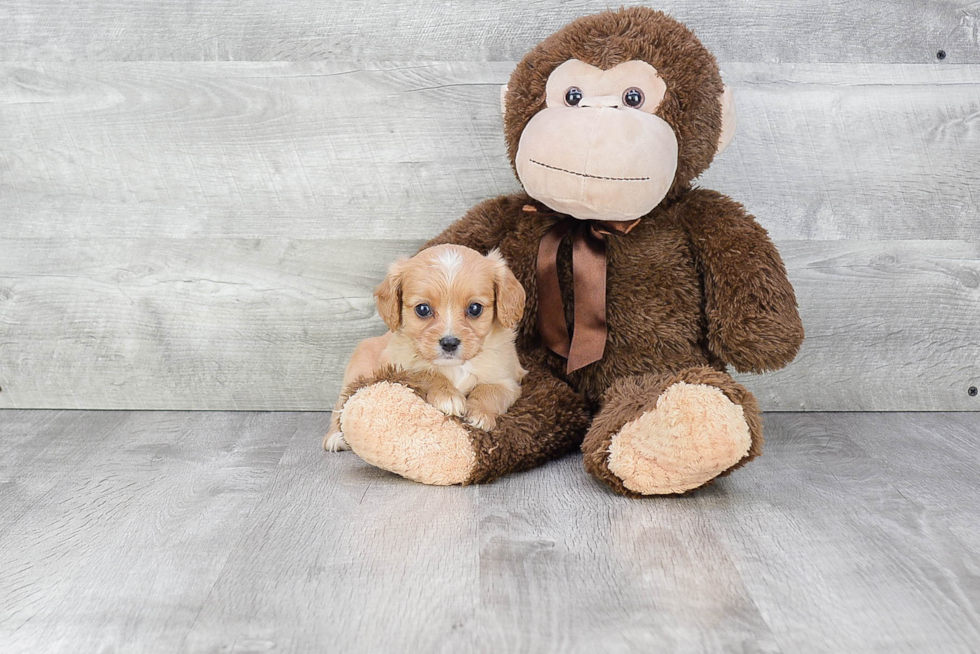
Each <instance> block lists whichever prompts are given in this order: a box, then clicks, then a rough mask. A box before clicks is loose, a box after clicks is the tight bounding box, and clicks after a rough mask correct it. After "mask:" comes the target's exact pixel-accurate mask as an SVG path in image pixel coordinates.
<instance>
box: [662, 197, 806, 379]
mask: <svg viewBox="0 0 980 654" xmlns="http://www.w3.org/2000/svg"><path fill="white" fill-rule="evenodd" d="M683 202H684V204H683V206H682V207H679V209H680V211H682V220H683V221H684V223H685V224H686V226H687V231H688V234H689V235H690V238H691V245H692V247H693V249H694V255H695V257H696V259H697V262H698V267H699V269H700V272H701V276H702V279H703V280H704V294H705V305H706V306H705V315H706V318H707V321H708V347H709V348H710V350H711V351H712V353H714V354H715V355H717V356H718V357H720V358H721V359H722V360H723V361H725V362H726V363H729V364H731V365H732V366H734V367H735V369H736V370H738V371H739V372H763V371H765V370H776V369H778V368H782V367H783V366H785V365H786V364H787V363H789V362H790V361H792V360H793V358H794V357H795V356H796V353H797V352H798V351H799V349H800V345H801V344H802V342H803V324H802V322H801V321H800V316H799V313H798V312H797V308H796V294H795V293H794V292H793V287H792V285H790V283H789V280H788V279H787V278H786V267H785V266H784V265H783V260H782V258H780V256H779V253H778V252H777V251H776V247H775V246H774V245H773V244H772V241H770V240H769V235H768V234H767V233H766V230H765V229H763V228H762V227H761V226H760V225H759V224H758V223H757V222H756V221H755V219H754V218H753V217H752V216H750V215H749V214H747V213H746V212H745V209H744V208H743V207H742V205H740V204H738V203H737V202H735V201H734V200H732V199H730V198H728V197H727V196H724V195H721V194H720V193H715V192H714V191H705V190H697V191H692V192H690V193H689V194H688V197H687V198H685V200H684V201H683Z"/></svg>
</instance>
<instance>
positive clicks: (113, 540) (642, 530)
mask: <svg viewBox="0 0 980 654" xmlns="http://www.w3.org/2000/svg"><path fill="white" fill-rule="evenodd" d="M328 417H329V416H328V414H325V413H318V414H296V413H293V414H251V413H236V414H223V413H217V414H210V413H174V412H160V413H119V412H113V413H107V412H26V411H0V465H3V462H6V461H9V460H16V461H22V462H26V461H28V460H31V459H33V460H36V461H41V460H43V461H45V464H44V465H39V466H29V467H21V466H12V467H8V468H3V469H0V483H2V484H4V485H9V484H23V485H25V486H26V485H32V486H34V487H35V488H36V489H38V490H40V489H41V488H42V487H43V488H46V489H48V490H45V491H43V492H40V493H38V494H36V495H35V496H34V498H33V499H32V500H31V502H29V506H28V508H27V510H26V511H24V512H23V513H22V514H21V515H19V516H18V517H17V519H16V520H15V521H14V522H13V523H12V524H11V525H9V526H8V528H7V529H6V530H3V531H0V582H2V583H3V588H4V592H3V593H0V648H2V649H3V651H4V652H40V651H44V652H72V653H74V652H78V651H106V652H108V651H139V652H147V653H149V654H152V653H155V652H175V651H182V652H188V653H197V652H217V651H221V652H224V651H228V652H232V651H233V652H265V651H276V652H311V651H326V650H330V651H365V652H367V651H394V650H398V651H438V652H460V651H467V652H471V651H472V652H488V653H489V652H499V651H508V652H535V653H537V652H582V653H585V652H596V651H603V652H649V651H670V652H680V653H687V652H691V653H694V652H722V651H724V652H729V651H731V652H763V653H769V652H771V653H776V652H787V653H788V652H800V653H803V654H809V653H823V652H827V653H830V652H849V653H854V654H863V653H865V652H881V651H888V652H896V653H904V652H915V653H918V652H943V653H944V654H945V653H947V652H951V653H960V652H962V653H967V652H974V651H977V650H978V649H980V577H978V573H977V570H978V569H980V546H978V545H977V543H978V542H980V485H978V484H977V483H976V482H977V472H976V465H971V463H972V464H975V463H976V462H977V461H978V459H977V452H978V451H980V414H976V413H972V414H971V413H963V414H922V413H902V414H891V415H887V414H855V413H850V414H826V413H809V414H792V413H787V414H771V415H769V416H767V417H766V426H765V429H766V433H767V434H768V445H767V451H766V454H765V456H763V457H762V458H760V459H758V460H757V461H755V462H753V463H752V464H751V465H750V466H748V467H746V468H744V469H743V470H740V471H738V472H737V473H735V474H734V475H732V476H730V477H727V478H724V479H722V480H719V481H718V482H716V483H715V484H713V485H711V486H709V487H707V488H705V489H703V490H701V491H699V492H698V493H696V494H694V495H691V496H687V497H680V498H678V497H669V498H659V499H646V500H631V499H626V498H623V497H620V496H617V495H614V494H612V493H610V492H609V491H608V489H606V488H605V487H604V486H602V485H601V484H599V483H597V482H595V481H594V480H592V479H591V478H590V477H588V476H587V474H586V473H585V471H584V470H583V469H582V460H581V456H570V457H568V458H565V459H563V460H560V461H557V462H553V463H551V464H549V465H546V466H544V467H542V468H539V469H536V470H532V471H529V472H527V473H523V474H518V475H512V476H510V477H505V478H504V479H501V480H499V481H497V482H495V483H493V484H490V485H486V486H471V487H467V488H460V487H448V488H444V487H430V486H422V485H418V484H413V483H411V482H408V481H406V480H404V479H401V478H399V477H396V476H394V475H390V474H387V473H384V472H381V471H379V470H377V469H374V468H371V467H370V466H368V465H367V464H365V463H363V462H362V461H360V460H359V459H358V458H357V457H356V456H354V455H353V454H351V453H349V452H348V453H341V454H328V453H325V452H323V451H322V450H321V449H320V438H319V437H320V435H321V433H322V431H323V430H324V429H325V428H326V425H327V421H328ZM80 442H83V443H88V444H90V446H89V448H88V450H87V451H86V452H84V453H81V457H79V456H78V455H79V454H80V453H79V451H78V443H80ZM0 488H2V486H0Z"/></svg>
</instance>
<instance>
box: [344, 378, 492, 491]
mask: <svg viewBox="0 0 980 654" xmlns="http://www.w3.org/2000/svg"><path fill="white" fill-rule="evenodd" d="M392 371H393V369H387V370H386V371H382V372H381V373H380V375H379V377H380V378H381V379H383V378H384V376H385V374H386V372H388V373H390V372H392ZM380 405H383V406H385V407H386V410H385V411H384V412H379V411H375V410H374V408H375V407H377V406H380ZM340 424H341V429H342V430H343V431H344V432H345V433H356V434H366V435H368V437H367V438H359V439H353V440H352V442H351V449H353V450H354V452H355V453H356V454H357V455H358V456H359V457H361V458H362V459H364V460H365V461H367V462H368V463H371V464H373V465H375V466H377V467H379V468H384V469H385V470H389V471H391V472H394V473H396V474H399V475H401V476H403V477H406V478H407V479H411V480H413V481H418V482H421V483H423V484H433V485H436V486H447V485H450V484H462V483H465V482H466V481H467V480H468V479H470V478H471V477H472V475H473V468H474V467H475V464H476V453H475V452H474V450H473V447H472V445H471V439H470V436H469V434H468V433H467V432H466V430H465V429H464V427H463V425H462V423H460V422H452V421H449V420H447V417H446V415H445V414H444V413H442V412H441V411H439V409H437V408H435V407H434V406H432V405H431V404H429V403H428V402H426V401H425V400H424V399H423V398H422V396H421V395H420V391H419V388H418V387H416V386H413V385H410V384H399V383H394V382H391V381H379V382H377V383H373V384H371V385H369V386H366V387H363V388H360V389H358V390H356V391H355V392H354V393H353V394H352V395H351V398H350V400H348V401H347V404H346V407H345V409H344V411H343V413H342V414H341V416H340Z"/></svg>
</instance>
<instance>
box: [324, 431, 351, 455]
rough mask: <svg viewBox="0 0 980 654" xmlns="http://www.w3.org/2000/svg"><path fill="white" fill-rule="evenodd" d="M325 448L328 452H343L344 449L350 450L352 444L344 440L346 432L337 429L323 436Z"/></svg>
mask: <svg viewBox="0 0 980 654" xmlns="http://www.w3.org/2000/svg"><path fill="white" fill-rule="evenodd" d="M323 449H325V450H326V451H327V452H342V451H344V450H349V449H350V445H348V444H347V441H346V440H344V432H342V431H335V432H334V433H332V434H327V435H326V436H324V437H323Z"/></svg>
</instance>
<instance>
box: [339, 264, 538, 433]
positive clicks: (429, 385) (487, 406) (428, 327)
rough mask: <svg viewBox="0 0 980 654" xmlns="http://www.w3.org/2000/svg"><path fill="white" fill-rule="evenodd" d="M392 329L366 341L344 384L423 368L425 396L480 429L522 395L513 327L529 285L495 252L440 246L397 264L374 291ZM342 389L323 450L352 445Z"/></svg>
mask: <svg viewBox="0 0 980 654" xmlns="http://www.w3.org/2000/svg"><path fill="white" fill-rule="evenodd" d="M374 298H375V301H376V302H377V306H378V313H379V314H381V318H382V320H384V322H385V324H386V325H388V328H389V329H390V330H391V331H389V332H388V333H387V334H384V335H383V336H378V337H375V338H369V339H367V340H364V341H362V342H361V343H360V344H359V345H358V346H357V348H356V349H355V350H354V354H353V355H352V356H351V359H350V362H349V363H348V364H347V369H346V370H345V372H344V388H345V389H346V388H347V387H348V385H349V384H350V383H351V382H353V381H355V380H357V379H358V378H360V377H366V376H368V375H371V374H372V373H374V372H376V371H378V370H380V369H381V368H383V367H385V366H389V365H391V366H396V367H399V368H402V369H404V370H407V371H410V372H416V373H422V374H421V378H422V380H423V390H424V391H425V394H426V395H425V399H426V401H427V402H428V403H429V404H431V405H432V406H434V407H436V408H437V409H439V410H440V411H442V412H443V413H446V414H448V415H451V416H459V417H462V418H463V419H464V420H465V421H466V422H467V423H469V424H471V425H473V426H474V427H479V428H480V429H486V430H489V429H493V427H494V425H495V424H496V422H497V416H499V415H500V414H502V413H504V412H506V411H507V409H509V408H510V406H511V405H512V404H513V403H514V402H515V401H516V400H517V398H518V397H519V396H520V394H521V387H520V381H521V379H523V378H524V375H526V374H527V371H526V370H524V369H523V368H522V367H521V364H520V362H519V361H518V359H517V351H516V350H515V348H514V327H515V326H516V325H517V322H518V321H519V320H520V319H521V316H522V315H523V313H524V288H523V287H522V286H521V284H520V282H518V281H517V278H516V277H515V276H514V273H512V272H511V271H510V268H508V267H507V264H506V262H505V261H504V259H503V257H501V256H500V253H499V252H498V251H497V250H493V251H492V252H490V254H488V255H487V256H482V255H480V253H479V252H476V251H475V250H471V249H470V248H467V247H462V246H459V245H437V246H435V247H431V248H428V249H426V250H423V251H422V252H420V253H419V254H417V255H415V256H414V257H412V258H411V259H400V260H398V261H396V262H395V263H394V264H392V266H391V268H390V269H389V270H388V276H387V277H386V278H385V280H384V281H383V282H381V284H380V285H379V286H378V288H377V289H376V290H375V292H374ZM346 401H347V396H346V393H341V395H340V397H339V398H338V399H337V404H336V406H335V407H334V411H333V416H332V417H331V419H330V430H329V431H328V432H327V435H326V436H325V437H324V438H323V449H325V450H329V451H331V452H336V451H338V450H346V449H350V448H349V447H348V446H347V443H346V441H344V435H343V433H342V432H341V429H340V412H341V410H342V409H343V406H344V402H346Z"/></svg>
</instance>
